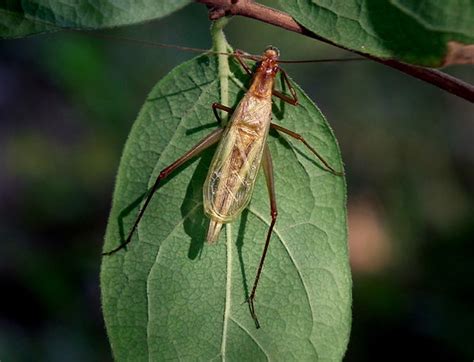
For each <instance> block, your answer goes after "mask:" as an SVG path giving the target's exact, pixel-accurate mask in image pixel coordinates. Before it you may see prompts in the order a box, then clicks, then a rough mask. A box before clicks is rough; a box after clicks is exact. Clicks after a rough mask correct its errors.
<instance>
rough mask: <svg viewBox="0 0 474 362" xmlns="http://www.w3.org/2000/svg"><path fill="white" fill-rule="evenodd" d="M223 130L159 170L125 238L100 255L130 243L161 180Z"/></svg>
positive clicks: (212, 134)
mask: <svg viewBox="0 0 474 362" xmlns="http://www.w3.org/2000/svg"><path fill="white" fill-rule="evenodd" d="M223 131H224V130H223V129H222V128H218V129H216V130H215V131H213V132H212V133H210V134H209V135H207V136H206V137H205V138H204V139H202V140H201V141H199V142H198V143H197V144H196V145H195V146H194V147H193V148H191V149H190V150H189V151H188V152H186V153H185V154H184V155H183V156H181V157H180V158H178V159H177V160H176V161H175V162H173V163H172V164H171V165H169V166H168V167H166V168H165V169H163V170H162V171H161V172H160V174H159V176H158V177H157V178H156V181H155V184H154V185H153V187H152V188H151V190H150V193H149V194H148V196H147V198H146V200H145V203H144V205H143V207H142V208H141V210H140V212H139V213H138V216H137V218H136V219H135V223H134V224H133V226H132V228H131V229H130V232H129V233H128V236H127V239H126V240H125V241H124V242H123V243H121V244H120V245H119V246H117V247H116V248H114V249H112V250H110V251H108V252H105V253H103V254H102V255H111V254H114V253H115V252H117V251H119V250H120V249H122V248H124V247H125V246H126V245H127V244H128V243H130V241H131V240H132V236H133V233H134V232H135V230H136V228H137V226H138V223H139V222H140V220H141V219H142V217H143V214H144V213H145V210H146V208H147V207H148V204H149V203H150V201H151V198H152V197H153V195H154V194H155V192H156V190H157V189H158V187H159V186H160V183H161V181H163V180H164V179H166V178H167V177H168V176H169V175H171V174H172V173H173V172H174V171H175V170H176V169H177V168H178V167H179V166H181V165H182V164H183V163H185V162H186V161H188V160H190V159H191V158H193V157H194V156H197V155H199V154H200V153H201V152H202V151H204V150H205V149H207V148H209V147H210V146H212V145H213V144H215V143H217V142H218V141H219V140H220V138H221V136H222V132H223Z"/></svg>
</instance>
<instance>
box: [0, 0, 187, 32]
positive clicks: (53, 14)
mask: <svg viewBox="0 0 474 362" xmlns="http://www.w3.org/2000/svg"><path fill="white" fill-rule="evenodd" d="M190 2H191V0H174V1H155V0H144V1H140V2H136V1H125V2H124V1H119V0H102V1H99V2H91V1H87V0H64V1H48V0H22V1H15V0H8V1H6V2H5V3H4V4H0V36H1V37H4V38H13V37H21V36H25V35H29V34H35V33H39V32H46V31H54V30H57V29H56V28H58V27H59V28H74V29H100V28H108V27H116V26H123V25H131V24H137V23H142V22H145V21H148V20H153V19H158V18H162V17H164V16H166V15H169V14H171V13H172V12H174V11H176V10H179V9H181V8H182V7H183V6H185V5H187V4H188V3H190Z"/></svg>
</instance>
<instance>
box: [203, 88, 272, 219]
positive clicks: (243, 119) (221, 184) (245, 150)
mask: <svg viewBox="0 0 474 362" xmlns="http://www.w3.org/2000/svg"><path fill="white" fill-rule="evenodd" d="M270 116H271V99H262V98H257V97H255V96H252V95H251V94H247V95H246V96H245V97H244V98H243V99H242V101H241V102H240V103H239V105H238V106H237V109H236V110H235V112H234V114H233V115H232V118H231V120H230V122H229V126H228V127H227V129H226V130H225V132H224V135H223V137H222V139H221V141H220V143H219V146H218V148H217V150H216V153H215V155H214V158H213V160H212V163H211V166H210V168H209V173H208V176H207V179H206V182H205V184H204V190H203V193H204V210H205V212H206V214H207V215H208V216H209V217H210V218H211V219H213V220H216V221H219V222H221V223H227V222H230V221H232V220H234V219H235V218H236V217H237V216H238V215H239V214H240V213H241V212H242V211H243V209H244V208H245V207H246V206H247V205H248V203H249V201H250V198H251V197H252V191H253V187H254V184H255V180H256V178H257V174H258V170H259V168H260V163H261V160H262V154H263V149H264V146H265V142H266V138H267V135H268V130H269V126H270Z"/></svg>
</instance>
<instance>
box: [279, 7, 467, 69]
mask: <svg viewBox="0 0 474 362" xmlns="http://www.w3.org/2000/svg"><path fill="white" fill-rule="evenodd" d="M279 4H280V6H281V8H282V9H283V10H284V11H286V12H288V13H289V14H291V15H292V16H293V17H294V18H295V19H296V20H297V21H298V22H299V23H301V24H302V25H303V26H305V27H306V28H308V29H310V30H311V31H313V32H314V33H316V34H318V35H321V36H322V37H325V38H327V39H329V40H331V41H333V42H334V43H336V44H339V45H342V46H344V47H347V48H349V49H354V50H358V51H361V52H364V53H367V54H371V55H374V56H377V57H381V58H394V59H399V60H402V61H405V62H408V63H414V64H420V65H425V66H440V65H442V64H443V63H444V58H445V57H446V53H447V51H448V49H447V44H448V42H450V41H458V42H462V43H464V44H473V43H474V31H473V26H474V25H473V24H474V2H473V1H471V0H450V1H441V2H440V1H436V0H425V1H405V0H390V1H389V0H366V1H362V2H360V1H355V0H348V1H325V0H289V1H287V0H285V1H279Z"/></svg>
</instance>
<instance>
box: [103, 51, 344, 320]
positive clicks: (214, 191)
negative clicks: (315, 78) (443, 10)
mask: <svg viewBox="0 0 474 362" xmlns="http://www.w3.org/2000/svg"><path fill="white" fill-rule="evenodd" d="M233 55H234V56H235V57H236V59H237V60H238V62H239V63H240V65H241V66H242V68H243V69H244V70H245V72H246V73H247V74H248V75H251V76H252V81H251V85H250V87H249V89H248V91H247V92H246V94H245V95H244V96H243V98H242V99H241V100H240V102H239V103H238V105H237V107H236V108H235V110H233V109H231V108H229V107H227V106H224V105H222V104H219V103H214V104H212V109H213V112H214V115H215V117H216V119H217V120H218V122H219V123H222V121H221V118H220V116H219V113H218V110H222V111H225V112H228V113H230V114H231V118H230V121H229V122H228V124H227V126H226V127H225V128H221V127H220V128H218V129H216V130H215V131H213V132H211V133H210V134H209V135H208V136H206V137H205V138H204V139H202V140H201V141H200V142H198V143H197V144H196V145H195V146H194V147H193V148H191V149H190V150H189V151H188V152H186V153H185V154H184V155H182V156H181V157H180V158H178V159H177V160H176V161H175V162H173V163H172V164H171V165H169V166H168V167H166V168H164V169H163V170H162V171H161V172H160V174H159V176H158V177H157V179H156V181H155V183H154V185H153V187H152V188H151V190H150V192H149V194H148V196H147V198H146V199H145V202H144V204H143V206H142V208H141V209H140V211H139V213H138V216H137V217H136V219H135V222H134V224H133V226H132V228H131V229H130V231H129V233H128V236H127V238H126V239H125V241H124V242H123V243H121V244H120V245H119V246H118V247H116V248H115V249H113V250H111V251H108V252H106V253H104V255H111V254H114V253H115V252H117V251H118V250H120V249H122V248H123V247H125V246H126V245H127V244H128V243H130V241H131V240H132V236H133V234H134V232H135V230H136V229H137V226H138V224H139V223H140V220H141V219H142V217H143V215H144V213H145V210H146V209H147V207H148V205H149V203H150V201H151V199H152V197H153V195H154V194H155V192H156V190H157V189H158V188H159V186H160V184H161V183H162V182H163V180H165V179H166V178H168V177H169V176H170V175H171V174H173V173H174V172H175V171H176V170H177V169H178V168H179V167H180V166H181V165H183V164H184V163H185V162H186V161H188V160H189V159H191V158H193V157H195V156H197V155H199V154H200V153H201V152H203V151H204V150H205V149H207V148H209V147H211V146H212V145H214V144H216V143H218V146H217V149H216V151H215V154H214V157H213V160H212V162H211V165H210V167H209V171H208V174H207V177H206V180H205V183H204V187H203V199H204V211H205V213H206V215H207V216H208V217H209V219H210V223H209V228H208V232H207V237H206V239H207V242H208V243H209V244H213V243H215V242H217V240H218V237H219V234H220V232H221V230H222V226H223V225H224V224H226V223H229V222H232V221H234V220H235V219H236V218H238V217H239V215H240V214H241V213H242V211H243V210H244V209H245V208H246V207H247V205H248V204H249V202H250V200H251V197H252V192H253V188H254V185H255V182H256V178H257V174H258V172H259V169H260V166H261V167H262V168H263V172H264V175H265V179H266V185H267V188H268V193H269V197H270V213H271V223H270V226H269V228H268V231H267V235H266V239H265V244H264V248H263V253H262V256H261V258H260V262H259V265H258V267H257V272H256V276H255V280H254V283H253V287H252V290H251V292H250V295H249V296H248V299H247V302H248V304H249V309H250V313H251V316H252V318H253V320H254V322H255V325H256V327H257V328H259V327H260V323H259V321H258V318H257V314H256V311H255V295H256V290H257V286H258V282H259V280H260V276H261V273H262V270H263V264H264V261H265V257H266V255H267V251H268V247H269V244H270V239H271V235H272V230H273V228H274V226H275V223H276V221H277V215H278V211H277V203H276V198H275V185H274V178H273V166H272V158H271V154H270V150H269V148H268V145H267V144H266V139H267V136H268V134H269V130H270V129H271V128H272V129H274V130H276V131H277V132H280V133H284V134H286V135H288V136H290V137H293V138H295V139H297V140H299V141H300V142H302V143H303V144H304V145H305V146H306V147H307V148H308V150H309V151H310V152H311V153H313V154H314V155H315V156H316V157H317V158H318V159H319V160H320V162H322V164H323V165H324V167H325V169H326V170H327V171H328V172H331V173H333V174H334V175H339V176H340V175H341V173H340V172H337V171H336V170H334V169H333V168H332V167H331V166H330V165H329V164H328V163H327V162H326V161H325V160H324V158H323V157H322V156H321V155H320V154H319V153H318V152H317V151H316V150H315V149H314V148H313V147H311V145H309V144H308V143H307V142H306V141H305V139H304V138H303V137H301V136H300V135H299V134H297V133H295V132H293V131H291V130H288V129H286V128H284V127H281V126H279V125H276V124H274V123H272V122H271V115H272V96H276V97H278V98H280V99H282V100H283V101H285V102H287V103H289V104H291V105H293V106H297V105H298V99H297V95H296V91H295V89H294V88H293V86H292V85H291V82H290V81H289V79H288V76H287V75H286V72H285V71H284V70H283V69H281V68H280V67H279V64H278V59H279V55H280V54H279V51H278V49H277V48H275V47H273V46H269V47H267V48H266V49H265V51H264V52H263V54H262V56H261V57H258V58H257V57H255V56H249V55H246V54H245V53H243V52H241V51H236V52H235V53H234V54H233ZM245 58H250V59H254V60H258V63H257V65H256V70H255V71H254V72H252V70H251V69H250V67H249V66H248V65H247V63H246V62H245V61H244V59H245ZM278 73H281V76H282V81H283V83H284V84H285V85H286V86H287V87H288V90H289V94H284V93H283V92H280V91H278V90H276V89H275V78H276V76H277V74H278Z"/></svg>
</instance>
